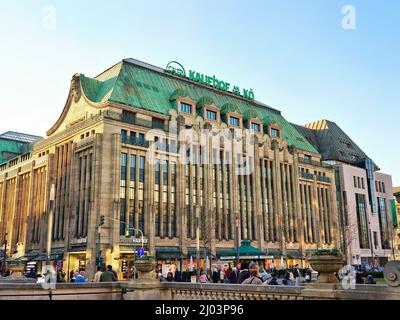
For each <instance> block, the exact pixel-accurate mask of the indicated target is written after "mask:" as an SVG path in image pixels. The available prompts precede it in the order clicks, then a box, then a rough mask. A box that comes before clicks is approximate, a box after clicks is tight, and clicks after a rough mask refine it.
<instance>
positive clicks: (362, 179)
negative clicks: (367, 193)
mask: <svg viewBox="0 0 400 320" xmlns="http://www.w3.org/2000/svg"><path fill="white" fill-rule="evenodd" d="M361 188H363V189H365V187H364V178H361Z"/></svg>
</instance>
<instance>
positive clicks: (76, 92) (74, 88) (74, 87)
mask: <svg viewBox="0 0 400 320" xmlns="http://www.w3.org/2000/svg"><path fill="white" fill-rule="evenodd" d="M71 94H72V97H73V99H74V102H75V103H76V102H78V101H79V99H80V98H81V95H82V91H81V76H80V74H79V73H77V74H75V75H74V76H73V77H72V80H71Z"/></svg>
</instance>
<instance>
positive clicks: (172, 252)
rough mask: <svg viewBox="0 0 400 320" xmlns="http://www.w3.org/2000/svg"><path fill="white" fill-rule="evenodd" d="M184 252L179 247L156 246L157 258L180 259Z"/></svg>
mask: <svg viewBox="0 0 400 320" xmlns="http://www.w3.org/2000/svg"><path fill="white" fill-rule="evenodd" d="M181 257H182V253H181V250H180V248H179V247H172V246H171V247H169V246H166V247H156V258H157V259H180V258H181Z"/></svg>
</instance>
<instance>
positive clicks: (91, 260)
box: [86, 134, 103, 279]
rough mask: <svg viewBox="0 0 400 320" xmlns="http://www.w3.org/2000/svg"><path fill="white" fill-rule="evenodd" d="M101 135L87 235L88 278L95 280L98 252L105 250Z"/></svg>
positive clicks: (94, 157)
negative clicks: (102, 237) (103, 242)
mask: <svg viewBox="0 0 400 320" xmlns="http://www.w3.org/2000/svg"><path fill="white" fill-rule="evenodd" d="M102 137H103V136H102V135H101V134H96V136H95V142H94V147H93V153H92V194H91V195H89V196H90V198H91V199H92V200H91V203H90V204H89V205H90V210H89V213H90V214H89V217H88V222H89V224H88V234H87V251H86V252H87V256H86V259H88V265H87V277H88V278H89V279H93V277H94V274H95V273H96V267H97V266H96V258H97V256H98V252H97V250H103V247H102V245H101V238H100V243H99V244H97V242H98V232H99V222H100V215H103V213H102V212H101V205H100V203H101V200H102V197H101V174H100V173H101V170H102V163H103V161H102V156H103V139H102Z"/></svg>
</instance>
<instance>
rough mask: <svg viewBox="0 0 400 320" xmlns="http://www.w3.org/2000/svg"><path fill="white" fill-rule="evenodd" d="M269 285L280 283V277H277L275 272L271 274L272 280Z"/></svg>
mask: <svg viewBox="0 0 400 320" xmlns="http://www.w3.org/2000/svg"><path fill="white" fill-rule="evenodd" d="M268 285H270V286H277V285H278V279H276V276H275V274H274V273H272V274H271V280H269V282H268Z"/></svg>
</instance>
